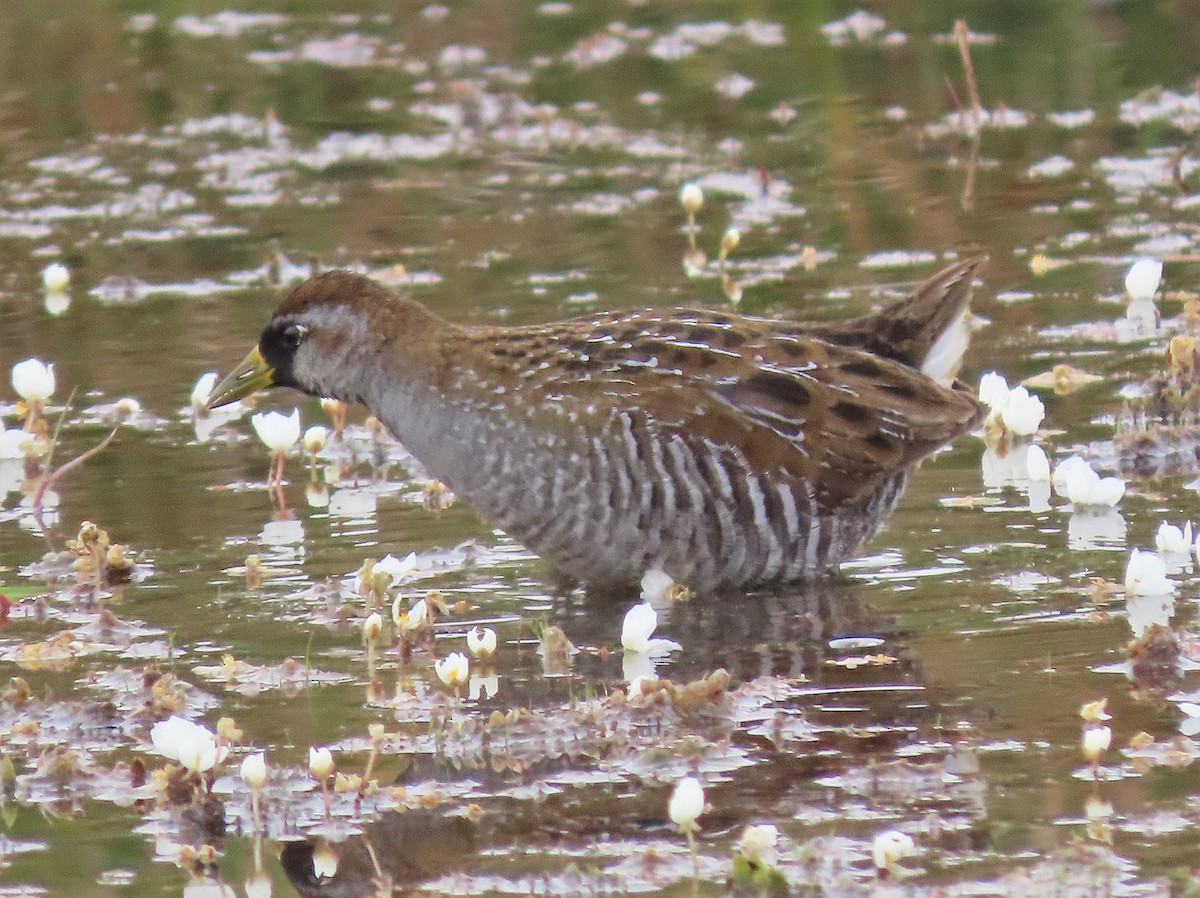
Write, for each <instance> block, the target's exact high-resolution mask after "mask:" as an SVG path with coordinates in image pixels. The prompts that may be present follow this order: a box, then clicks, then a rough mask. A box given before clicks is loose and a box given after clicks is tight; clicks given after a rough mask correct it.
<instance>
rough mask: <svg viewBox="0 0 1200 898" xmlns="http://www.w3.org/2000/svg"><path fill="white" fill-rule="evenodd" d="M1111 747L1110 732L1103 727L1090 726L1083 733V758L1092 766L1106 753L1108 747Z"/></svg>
mask: <svg viewBox="0 0 1200 898" xmlns="http://www.w3.org/2000/svg"><path fill="white" fill-rule="evenodd" d="M1110 745H1112V730H1111V729H1109V728H1108V727H1104V726H1090V727H1087V728H1085V729H1084V731H1083V742H1082V744H1081V746H1080V747H1081V748H1082V749H1083V756H1084V757H1085V758H1086V759H1087V760H1088V761H1091V762H1092V763H1093V764H1095V763H1096V762H1098V761H1099V760H1100V757H1101V756H1102V755H1103V754H1104V753H1105V752H1106V751H1108V747H1109V746H1110Z"/></svg>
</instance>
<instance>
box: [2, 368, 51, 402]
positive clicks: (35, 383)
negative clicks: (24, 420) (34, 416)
mask: <svg viewBox="0 0 1200 898" xmlns="http://www.w3.org/2000/svg"><path fill="white" fill-rule="evenodd" d="M12 385H13V389H14V390H16V391H17V395H18V396H20V397H21V398H22V399H24V400H25V401H26V402H45V401H46V400H48V399H49V398H50V397H51V396H53V395H54V366H53V365H47V364H46V363H45V362H43V361H42V360H41V359H26V360H25V361H23V362H17V364H15V365H13V368H12Z"/></svg>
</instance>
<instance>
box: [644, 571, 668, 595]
mask: <svg viewBox="0 0 1200 898" xmlns="http://www.w3.org/2000/svg"><path fill="white" fill-rule="evenodd" d="M674 586H675V581H674V580H673V579H671V575H670V574H668V573H666V572H665V571H661V570H659V569H658V568H651V569H650V570H648V571H646V573H644V574H642V598H643V599H645V600H646V601H647V602H666V601H668V600H669V599H670V598H671V590H672V589H673V588H674Z"/></svg>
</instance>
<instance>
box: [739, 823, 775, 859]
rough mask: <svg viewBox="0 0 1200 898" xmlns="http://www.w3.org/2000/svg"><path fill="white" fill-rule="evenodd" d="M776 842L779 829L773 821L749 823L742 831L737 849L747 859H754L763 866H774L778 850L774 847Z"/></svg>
mask: <svg viewBox="0 0 1200 898" xmlns="http://www.w3.org/2000/svg"><path fill="white" fill-rule="evenodd" d="M778 842H779V830H778V829H776V827H775V825H774V824H773V823H762V824H759V825H757V826H755V825H750V826H747V827H746V828H745V830H743V831H742V837H741V838H740V839H739V840H738V843H737V850H738V853H739V854H741V856H742V857H744V858H745V859H746V860H748V861H756V862H757V863H759V864H761V865H762V866H764V867H774V866H775V863H776V861H777V860H778V859H779V851H778V849H777V848H776V845H777V843H778Z"/></svg>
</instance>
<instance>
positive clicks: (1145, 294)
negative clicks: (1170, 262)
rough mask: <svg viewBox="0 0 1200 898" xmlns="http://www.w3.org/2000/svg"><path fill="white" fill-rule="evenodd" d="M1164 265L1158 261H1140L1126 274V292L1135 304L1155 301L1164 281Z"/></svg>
mask: <svg viewBox="0 0 1200 898" xmlns="http://www.w3.org/2000/svg"><path fill="white" fill-rule="evenodd" d="M1162 272H1163V263H1162V262H1160V261H1159V260H1158V259H1138V260H1137V261H1136V262H1134V263H1133V264H1132V265H1131V266H1130V267H1129V271H1128V272H1126V274H1125V292H1126V293H1128V294H1129V298H1130V299H1132V300H1133V301H1134V302H1137V301H1138V300H1146V299H1153V298H1154V294H1155V293H1157V292H1158V285H1159V282H1160V281H1162Z"/></svg>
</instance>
